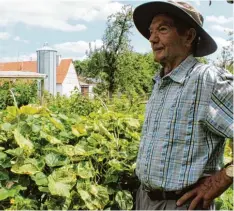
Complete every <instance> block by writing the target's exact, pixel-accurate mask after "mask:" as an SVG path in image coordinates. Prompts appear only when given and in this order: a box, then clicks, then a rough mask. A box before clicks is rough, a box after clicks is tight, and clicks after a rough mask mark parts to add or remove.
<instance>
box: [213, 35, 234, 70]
mask: <svg viewBox="0 0 234 211" xmlns="http://www.w3.org/2000/svg"><path fill="white" fill-rule="evenodd" d="M228 35H229V38H228V40H227V41H228V42H229V45H227V46H224V47H223V48H222V51H221V54H220V56H219V58H217V62H216V63H215V64H216V65H217V66H219V67H221V68H226V69H228V70H229V71H230V72H232V73H233V47H234V41H233V32H229V33H228Z"/></svg>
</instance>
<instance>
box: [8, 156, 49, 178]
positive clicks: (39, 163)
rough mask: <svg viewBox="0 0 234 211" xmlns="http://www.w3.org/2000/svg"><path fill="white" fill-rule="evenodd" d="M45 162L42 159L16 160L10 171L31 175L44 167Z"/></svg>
mask: <svg viewBox="0 0 234 211" xmlns="http://www.w3.org/2000/svg"><path fill="white" fill-rule="evenodd" d="M44 166H45V163H44V162H43V160H42V159H35V158H27V159H25V160H19V161H18V162H16V163H15V164H14V165H13V166H12V168H11V171H12V172H14V173H16V174H28V175H33V174H36V173H39V172H41V171H42V169H43V168H44Z"/></svg>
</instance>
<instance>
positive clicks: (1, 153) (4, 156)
mask: <svg viewBox="0 0 234 211" xmlns="http://www.w3.org/2000/svg"><path fill="white" fill-rule="evenodd" d="M6 158H7V154H6V153H4V152H0V160H6Z"/></svg>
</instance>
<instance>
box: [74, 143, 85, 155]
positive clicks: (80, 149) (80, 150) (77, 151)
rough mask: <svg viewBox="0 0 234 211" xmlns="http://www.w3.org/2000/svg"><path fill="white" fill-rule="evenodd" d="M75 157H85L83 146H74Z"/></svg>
mask: <svg viewBox="0 0 234 211" xmlns="http://www.w3.org/2000/svg"><path fill="white" fill-rule="evenodd" d="M74 154H75V155H86V154H87V153H86V151H85V150H84V148H83V146H81V145H79V144H76V145H75V148H74Z"/></svg>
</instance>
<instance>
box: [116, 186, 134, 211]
mask: <svg viewBox="0 0 234 211" xmlns="http://www.w3.org/2000/svg"><path fill="white" fill-rule="evenodd" d="M115 201H116V202H117V203H118V205H119V208H120V209H121V210H131V209H132V207H133V198H132V195H131V193H130V192H129V191H126V190H123V191H118V192H117V194H116V195H115Z"/></svg>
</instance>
